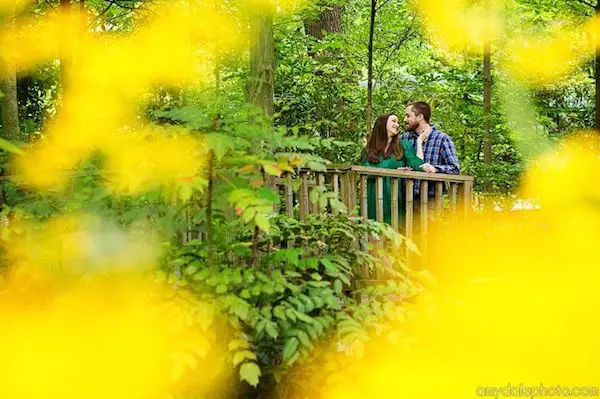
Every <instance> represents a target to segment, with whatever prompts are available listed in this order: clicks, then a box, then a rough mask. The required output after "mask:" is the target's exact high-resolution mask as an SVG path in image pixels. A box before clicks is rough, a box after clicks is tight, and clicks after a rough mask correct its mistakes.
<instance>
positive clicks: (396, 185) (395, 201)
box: [391, 177, 400, 231]
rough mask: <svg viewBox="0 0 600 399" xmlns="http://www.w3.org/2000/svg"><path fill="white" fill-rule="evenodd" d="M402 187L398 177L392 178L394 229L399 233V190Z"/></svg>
mask: <svg viewBox="0 0 600 399" xmlns="http://www.w3.org/2000/svg"><path fill="white" fill-rule="evenodd" d="M399 186H400V179H398V178H397V177H392V198H391V199H392V201H391V205H392V227H393V228H394V229H395V230H396V231H397V230H398V207H399V204H398V190H399Z"/></svg>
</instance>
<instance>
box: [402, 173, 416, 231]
mask: <svg viewBox="0 0 600 399" xmlns="http://www.w3.org/2000/svg"><path fill="white" fill-rule="evenodd" d="M414 187H415V181H414V180H413V179H406V182H405V190H404V191H405V193H404V198H405V203H406V210H405V216H404V225H405V231H404V235H405V236H406V238H408V239H412V237H413V224H414V222H413V215H414V210H415V208H414Z"/></svg>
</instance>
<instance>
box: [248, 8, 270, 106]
mask: <svg viewBox="0 0 600 399" xmlns="http://www.w3.org/2000/svg"><path fill="white" fill-rule="evenodd" d="M252 39H253V40H252V47H251V50H250V58H251V62H250V79H249V81H248V86H247V97H248V101H249V102H250V103H251V104H254V105H256V106H257V107H260V108H261V109H262V110H263V111H264V112H265V114H267V115H269V116H272V115H273V96H274V94H275V45H274V40H273V14H272V13H271V12H269V11H267V10H264V11H260V12H257V13H256V14H255V15H253V16H252Z"/></svg>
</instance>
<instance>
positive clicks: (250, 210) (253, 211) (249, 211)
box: [242, 208, 256, 223]
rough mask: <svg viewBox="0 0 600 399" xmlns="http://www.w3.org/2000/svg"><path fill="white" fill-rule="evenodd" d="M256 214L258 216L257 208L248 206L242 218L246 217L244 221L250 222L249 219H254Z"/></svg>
mask: <svg viewBox="0 0 600 399" xmlns="http://www.w3.org/2000/svg"><path fill="white" fill-rule="evenodd" d="M255 216H256V208H247V209H246V210H245V211H244V214H243V215H242V218H243V219H244V223H248V222H249V221H251V220H252V219H254V217H255Z"/></svg>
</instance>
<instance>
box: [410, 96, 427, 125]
mask: <svg viewBox="0 0 600 399" xmlns="http://www.w3.org/2000/svg"><path fill="white" fill-rule="evenodd" d="M410 106H411V108H412V112H414V114H415V115H417V116H418V115H423V119H425V122H427V123H429V118H431V107H430V106H429V104H427V103H426V102H424V101H417V102H414V103H412V104H410Z"/></svg>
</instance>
